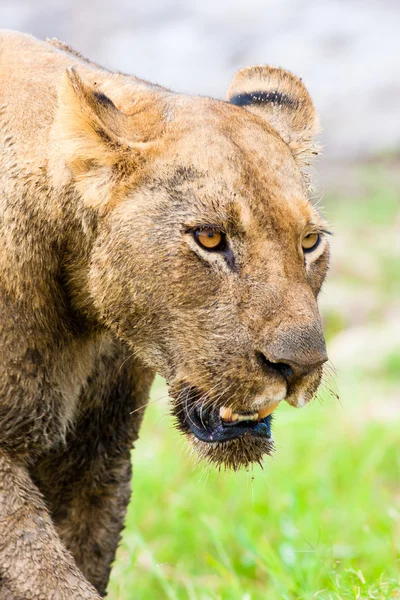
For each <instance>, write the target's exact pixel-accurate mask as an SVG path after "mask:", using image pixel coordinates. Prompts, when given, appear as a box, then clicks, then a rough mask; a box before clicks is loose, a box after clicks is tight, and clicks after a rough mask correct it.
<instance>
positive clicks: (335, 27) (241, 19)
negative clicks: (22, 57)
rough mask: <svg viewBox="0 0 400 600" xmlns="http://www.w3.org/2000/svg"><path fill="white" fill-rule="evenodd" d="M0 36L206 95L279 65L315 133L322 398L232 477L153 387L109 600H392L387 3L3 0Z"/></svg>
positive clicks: (395, 78) (399, 434) (394, 378)
mask: <svg viewBox="0 0 400 600" xmlns="http://www.w3.org/2000/svg"><path fill="white" fill-rule="evenodd" d="M0 26H1V27H3V28H10V29H18V30H21V31H25V32H28V33H32V34H34V35H36V36H37V37H40V38H45V37H54V36H55V37H58V38H60V39H61V40H63V41H65V42H68V43H69V44H71V45H72V46H73V47H75V48H76V49H77V50H79V51H81V52H82V53H83V54H84V55H86V56H88V57H89V58H91V59H92V60H95V61H97V62H99V63H100V64H102V65H104V66H105V67H108V68H110V69H115V70H121V71H124V72H127V73H132V74H135V75H138V76H140V77H142V78H144V79H148V80H151V81H154V82H157V83H160V84H163V85H165V86H167V87H171V88H172V89H174V90H175V91H180V92H189V93H194V94H202V95H212V96H215V97H217V98H224V97H225V93H226V90H227V88H228V86H229V83H230V80H231V78H232V76H233V74H234V73H235V71H236V70H237V69H239V68H241V67H244V66H249V65H252V64H259V63H269V64H272V65H275V66H282V67H284V68H286V69H289V70H292V71H293V72H294V73H295V74H296V75H299V76H301V77H302V78H303V80H304V82H305V84H306V85H307V87H308V89H309V90H310V92H311V95H312V97H313V99H314V102H315V104H316V107H317V110H318V112H319V114H320V117H321V123H322V127H323V132H322V135H321V138H322V143H323V146H324V150H323V152H322V155H321V156H320V157H319V158H318V160H317V162H316V165H315V167H316V168H315V171H316V177H315V179H316V182H317V186H316V193H315V201H316V202H317V203H318V206H319V207H320V208H321V210H322V212H323V213H324V214H325V216H326V217H327V218H328V220H329V221H330V222H331V224H332V228H333V230H334V232H335V235H334V237H333V240H332V267H331V272H330V276H329V279H328V282H327V283H326V285H325V287H324V289H323V292H322V294H321V299H320V304H321V311H322V314H323V320H324V325H325V331H326V335H327V340H328V350H329V354H330V358H331V364H330V368H329V370H328V371H329V372H327V376H326V380H325V384H324V386H323V388H322V391H321V392H320V393H319V395H318V398H317V399H316V400H315V401H314V402H313V403H312V405H311V406H309V407H307V408H306V409H305V410H303V411H295V410H293V409H291V408H290V407H286V406H285V407H280V408H279V410H278V411H277V413H276V418H275V427H274V437H275V440H276V447H277V449H276V453H275V455H274V458H273V459H268V460H266V463H265V467H264V470H261V469H259V468H255V469H254V471H251V472H244V473H238V474H236V473H233V474H232V473H228V474H227V473H216V472H215V471H214V470H212V469H211V470H210V469H208V468H207V467H204V465H203V466H202V465H196V463H195V462H194V461H193V460H192V458H191V457H190V456H189V455H188V453H187V452H186V445H185V442H184V440H182V439H181V437H180V436H179V435H178V434H177V433H176V432H175V431H174V430H173V426H172V422H171V420H170V418H169V416H168V405H167V397H166V389H165V385H164V383H163V382H162V381H161V380H157V382H156V385H155V386H154V389H153V394H152V402H151V404H150V406H149V408H148V410H147V413H146V417H145V422H144V426H143V431H142V435H141V439H140V440H139V442H138V444H137V448H136V450H135V451H134V453H133V463H134V490H135V493H134V495H133V498H132V502H131V505H130V509H129V513H128V519H127V527H126V530H125V533H124V537H123V540H122V544H121V547H120V550H119V554H118V557H117V561H116V564H115V566H114V569H113V574H112V579H111V583H110V587H109V597H110V598H111V599H112V600H114V599H118V600H131V599H133V598H135V599H136V600H140V599H144V600H148V599H155V600H157V599H158V598H160V599H161V598H168V599H171V600H177V599H181V598H182V599H188V600H210V599H213V600H216V599H223V600H225V599H232V600H239V599H240V600H258V599H260V600H261V599H265V598H268V600H282V599H288V600H291V599H304V600H309V599H311V598H322V599H328V600H330V599H347V598H354V599H356V598H357V599H364V598H400V565H399V560H400V168H399V167H400V114H399V113H400V35H399V31H400V2H399V0H232V1H231V2H228V1H227V0H223V1H222V0H221V1H218V0H214V1H210V0H203V1H202V2H195V1H193V0H188V1H187V2H179V1H178V0H163V1H160V0H158V1H157V0H146V1H145V2H133V0H131V1H130V2H128V0H113V2H104V1H101V2H93V1H92V0H68V1H67V0H59V1H58V2H56V1H54V0H53V1H51V0H41V1H40V3H39V2H37V1H34V0H8V1H7V0H1V1H0Z"/></svg>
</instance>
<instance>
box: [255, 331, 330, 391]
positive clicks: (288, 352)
mask: <svg viewBox="0 0 400 600" xmlns="http://www.w3.org/2000/svg"><path fill="white" fill-rule="evenodd" d="M256 358H257V362H258V363H259V365H260V366H261V367H262V369H263V370H264V371H267V372H269V373H271V372H275V373H278V374H279V375H281V376H282V377H284V379H285V380H286V381H287V383H295V382H296V381H298V380H299V379H301V378H302V377H304V376H305V375H307V374H308V373H311V372H312V371H314V370H315V369H317V368H318V367H320V366H321V365H323V364H324V363H325V362H326V361H327V360H328V356H327V353H326V346H325V339H324V336H323V334H322V330H321V329H320V327H317V326H315V324H314V326H313V327H310V328H304V327H302V328H296V329H295V330H294V329H289V330H286V331H283V332H280V335H279V336H278V337H277V338H275V340H274V342H273V343H272V344H271V345H269V346H266V347H265V348H263V351H262V352H260V351H257V352H256Z"/></svg>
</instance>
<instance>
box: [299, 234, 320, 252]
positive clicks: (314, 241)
mask: <svg viewBox="0 0 400 600" xmlns="http://www.w3.org/2000/svg"><path fill="white" fill-rule="evenodd" d="M320 240H321V236H320V234H319V233H309V234H308V235H306V236H305V237H303V241H302V242H301V245H302V247H303V252H312V251H313V250H315V248H316V247H317V246H318V244H319V242H320Z"/></svg>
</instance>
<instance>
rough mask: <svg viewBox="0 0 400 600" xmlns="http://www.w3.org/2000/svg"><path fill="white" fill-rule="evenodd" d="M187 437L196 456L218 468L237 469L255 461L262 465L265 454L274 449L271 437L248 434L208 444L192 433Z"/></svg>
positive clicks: (246, 466)
mask: <svg viewBox="0 0 400 600" xmlns="http://www.w3.org/2000/svg"><path fill="white" fill-rule="evenodd" d="M188 438H189V443H190V444H191V446H192V448H193V450H194V452H195V455H196V457H197V458H198V459H199V460H201V461H205V462H206V463H208V464H209V465H213V466H216V467H217V468H219V469H226V470H229V469H232V470H233V471H238V470H239V469H241V468H248V467H250V466H252V465H254V464H255V463H257V464H259V465H260V466H262V464H263V459H264V457H265V455H271V454H272V452H273V451H274V442H273V440H272V438H269V439H268V438H264V439H263V438H259V437H251V436H250V435H249V434H244V435H243V436H242V437H240V438H235V439H231V440H228V441H226V442H214V443H209V444H207V443H206V442H203V441H201V440H199V439H198V438H196V436H194V435H189V436H188Z"/></svg>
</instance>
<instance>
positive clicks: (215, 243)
mask: <svg viewBox="0 0 400 600" xmlns="http://www.w3.org/2000/svg"><path fill="white" fill-rule="evenodd" d="M194 237H195V240H196V242H197V243H198V244H199V246H201V247H202V248H204V249H205V250H223V249H224V247H225V236H224V234H223V233H221V231H217V230H215V229H213V228H211V227H205V228H202V229H196V231H195V232H194Z"/></svg>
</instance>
